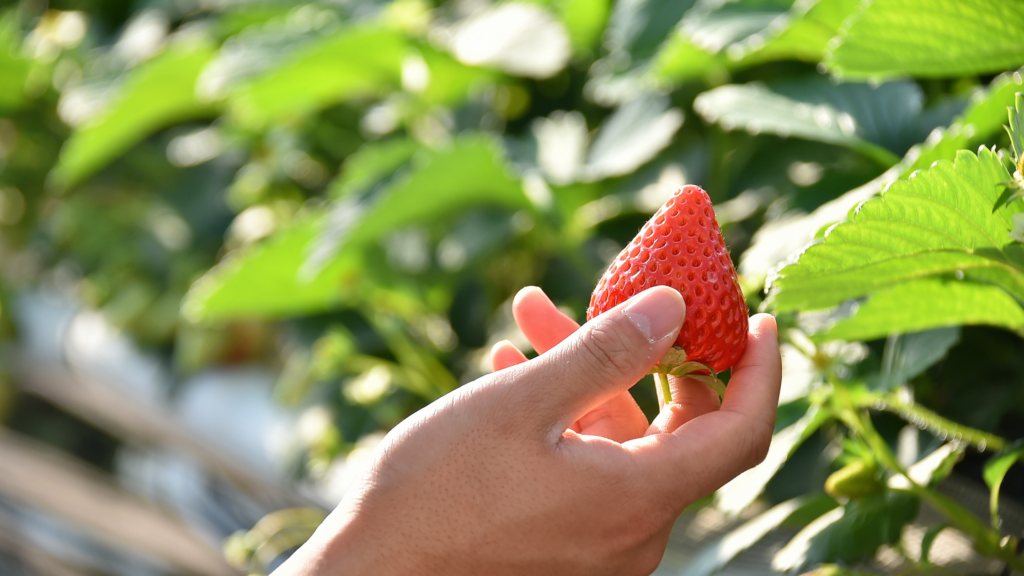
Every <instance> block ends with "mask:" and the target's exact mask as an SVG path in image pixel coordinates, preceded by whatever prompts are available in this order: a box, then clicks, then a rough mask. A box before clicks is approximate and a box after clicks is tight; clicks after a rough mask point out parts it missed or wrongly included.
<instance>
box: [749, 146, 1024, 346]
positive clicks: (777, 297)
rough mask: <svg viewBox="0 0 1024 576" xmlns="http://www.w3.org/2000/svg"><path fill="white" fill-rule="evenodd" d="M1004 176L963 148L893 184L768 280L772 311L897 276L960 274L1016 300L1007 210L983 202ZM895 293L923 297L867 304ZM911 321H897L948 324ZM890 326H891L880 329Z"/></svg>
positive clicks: (993, 160) (1019, 273)
mask: <svg viewBox="0 0 1024 576" xmlns="http://www.w3.org/2000/svg"><path fill="white" fill-rule="evenodd" d="M1007 178H1008V174H1007V173H1006V169H1005V167H1004V166H1003V164H1002V163H1001V162H1000V160H999V158H998V157H997V156H996V155H995V154H994V153H993V152H992V151H990V150H987V149H983V150H982V151H981V152H980V155H978V156H975V155H974V154H972V153H970V152H966V151H964V152H961V153H960V154H959V155H958V156H957V159H956V162H955V164H954V163H951V162H948V161H940V162H938V163H936V164H935V165H934V166H933V167H932V168H930V169H929V170H927V171H921V172H918V173H916V175H915V176H914V177H913V178H911V179H910V180H900V181H897V182H894V183H893V184H891V185H890V186H889V188H888V189H887V190H886V191H885V192H883V193H882V194H881V195H880V196H877V197H875V198H872V199H871V200H868V201H867V202H865V203H863V204H861V205H860V206H859V207H858V208H857V209H856V210H855V211H854V212H853V213H852V216H851V219H850V221H848V222H844V223H841V224H838V225H836V226H835V227H833V228H832V229H831V230H830V231H829V233H828V234H826V236H825V238H824V240H822V241H821V242H820V243H818V244H816V245H814V246H811V247H810V248H808V249H807V250H806V251H805V252H804V253H803V254H802V255H801V256H800V258H799V260H798V262H797V263H795V264H792V265H790V266H787V267H785V268H784V269H782V270H781V271H780V272H779V273H778V275H777V277H776V278H775V279H773V281H772V282H771V288H770V291H769V298H768V301H769V305H770V306H772V307H774V308H775V309H776V310H778V311H787V310H814V309H822V308H828V307H832V306H836V305H839V304H841V303H843V302H844V301H846V300H848V299H851V298H859V297H861V296H865V295H868V294H871V293H873V292H875V291H877V290H880V289H882V288H885V287H888V286H892V285H894V284H897V283H901V282H907V281H911V280H915V281H916V280H919V279H922V278H925V277H927V276H937V275H943V274H946V275H948V274H958V273H959V274H960V275H963V276H964V277H965V278H966V279H968V280H975V281H980V282H985V283H989V284H995V285H998V286H999V287H1001V288H1003V289H1004V290H1006V291H1007V292H1009V293H1010V294H1011V295H1013V296H1015V297H1016V298H1017V299H1018V300H1020V301H1024V250H1022V249H1021V247H1020V246H1019V245H1014V244H1013V243H1012V242H1010V241H1009V239H1008V238H1007V234H1008V232H1009V230H1010V221H1011V214H1010V212H1009V211H1008V209H1007V208H1001V209H999V210H997V211H996V212H994V213H993V212H992V208H991V207H992V205H993V204H994V202H995V200H996V198H997V197H998V195H999V190H998V188H997V185H998V183H1000V182H1003V181H1005V180H1006V179H1007ZM945 285H946V286H947V287H950V288H951V289H957V287H958V286H959V290H958V292H957V293H958V294H965V293H966V292H969V291H971V290H976V289H982V288H976V287H974V286H973V285H967V284H960V285H958V284H956V283H955V282H946V283H945ZM937 286H938V285H937V284H936V283H935V282H932V283H930V284H929V283H925V284H922V285H920V288H921V289H922V290H928V293H929V294H934V293H935V292H934V290H935V289H936V287H937ZM965 295H966V294H965ZM895 296H898V297H900V298H901V299H902V298H909V299H910V300H908V301H906V304H907V305H908V306H910V307H920V306H921V305H922V304H923V303H925V302H928V301H927V300H925V299H923V298H920V297H917V296H914V295H913V291H912V290H908V289H903V290H900V291H898V292H892V293H890V295H889V296H883V297H882V300H881V301H879V302H878V303H876V304H875V305H874V306H875V307H876V308H887V307H890V306H892V305H894V304H897V302H896V301H894V300H893V297H895ZM911 300H913V301H911ZM942 300H944V301H945V302H944V303H943V304H942V305H946V304H949V306H951V307H952V308H956V305H955V304H954V303H952V302H949V299H948V298H943V299H942ZM901 301H902V300H901ZM1003 302H1005V300H1004V301H1003ZM933 304H935V305H936V306H939V303H933ZM918 309H919V308H918ZM862 310H863V308H862ZM938 310H939V308H936V309H935V310H933V311H931V312H930V313H933V312H935V313H937V311H938ZM989 311H990V310H989ZM987 312H988V311H986V313H987ZM915 322H917V325H915V326H909V325H908V326H905V328H907V329H908V330H909V331H918V330H923V329H926V328H935V327H939V326H943V325H947V324H946V322H947V320H946V319H943V320H942V321H941V322H929V320H928V318H926V317H923V318H921V319H919V320H918V321H915ZM924 324H929V325H924ZM837 328H838V326H837ZM891 332H895V330H893V331H890V332H886V333H883V334H882V335H888V334H889V333H891Z"/></svg>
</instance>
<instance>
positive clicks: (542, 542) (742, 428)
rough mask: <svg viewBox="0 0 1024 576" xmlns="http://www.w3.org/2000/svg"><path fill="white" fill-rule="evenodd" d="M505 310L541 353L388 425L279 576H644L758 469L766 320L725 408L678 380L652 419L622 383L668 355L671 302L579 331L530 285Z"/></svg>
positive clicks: (614, 313)
mask: <svg viewBox="0 0 1024 576" xmlns="http://www.w3.org/2000/svg"><path fill="white" fill-rule="evenodd" d="M513 313H514V316H515V319H516V322H517V324H518V325H519V327H520V328H521V329H522V331H523V333H524V334H525V335H526V337H527V339H528V340H529V341H530V343H531V344H532V345H533V347H534V348H535V349H536V350H537V352H538V353H539V356H538V357H537V358H534V359H532V360H527V359H526V356H525V355H523V353H522V352H520V351H519V350H517V349H516V348H515V347H514V346H512V344H510V343H508V342H501V343H499V344H497V345H496V346H495V347H494V349H493V350H492V352H491V358H492V361H493V364H494V368H495V372H494V373H493V374H490V375H488V376H485V377H483V378H480V379H479V380H477V381H475V382H472V383H469V384H467V385H465V386H463V387H461V388H459V389H458V390H456V391H454V392H452V393H451V394H448V395H447V396H445V397H443V398H441V399H439V400H438V401H436V402H434V403H433V404H431V405H430V406H428V407H426V408H424V409H423V410H421V411H420V412H418V413H416V414H414V415H413V416H412V417H410V418H408V419H407V420H406V421H404V422H403V423H402V424H401V425H399V426H398V427H396V428H395V429H394V430H392V431H391V433H389V434H388V436H387V437H386V438H385V440H384V441H383V442H382V444H381V446H380V447H379V448H378V451H377V453H376V456H375V461H374V464H373V465H372V467H371V469H370V471H369V472H368V473H367V474H366V475H365V476H364V477H363V479H362V480H361V481H360V483H359V484H358V485H357V487H355V488H353V489H352V490H350V491H349V493H347V494H346V496H345V498H344V500H343V501H342V502H341V504H339V506H338V508H337V509H335V511H334V512H333V513H332V514H331V515H330V516H329V517H328V519H327V520H326V521H325V522H324V523H323V524H322V525H321V526H320V528H319V529H318V530H317V532H316V534H314V535H313V537H312V538H311V539H310V540H309V542H307V543H306V545H304V546H303V547H302V548H300V549H299V551H298V552H296V553H295V554H294V555H293V556H292V557H291V558H290V559H289V560H288V561H287V562H286V563H285V564H284V565H282V567H281V568H279V569H278V570H277V572H275V576H314V575H315V576H320V575H342V574H344V575H353V574H374V575H391V574H394V575H405V574H410V575H411V574H416V575H433V574H445V575H452V576H460V575H470V574H474V575H476V574H494V575H504V574H508V575H546V574H551V575H559V576H565V575H575V574H579V575H584V574H585V575H588V576H593V575H603V574H608V575H613V574H614V575H627V576H628V575H634V574H635V575H641V574H650V573H651V572H653V571H654V570H655V568H656V567H657V565H658V563H659V562H660V560H661V557H662V555H663V554H664V551H665V547H666V545H667V542H668V536H669V532H670V531H671V528H672V525H673V523H674V521H675V519H676V518H677V516H678V515H679V514H680V513H681V512H682V510H683V509H684V508H685V507H686V506H688V505H689V504H691V503H693V502H694V501H696V500H698V499H700V498H702V497H704V496H706V495H708V494H710V493H712V492H713V491H714V490H716V489H718V488H719V487H721V486H722V485H723V484H725V483H726V482H728V481H729V480H730V479H732V478H734V477H735V476H736V475H738V474H739V473H740V472H742V471H744V470H746V469H748V468H750V467H752V466H754V465H756V464H757V463H758V462H760V461H761V460H763V459H764V456H765V454H766V453H767V451H768V445H769V443H770V441H771V434H772V430H773V428H774V424H775V412H776V406H777V403H778V394H779V385H780V381H781V362H780V356H779V349H778V343H777V328H776V325H775V320H774V318H772V317H771V316H768V315H763V314H762V315H756V316H754V317H752V318H751V319H750V332H749V336H748V345H747V350H746V353H745V354H744V356H743V358H742V359H741V360H740V361H739V363H738V364H737V365H736V366H735V367H733V373H732V378H731V380H730V382H729V386H728V389H727V392H726V395H725V398H724V400H723V401H722V403H721V406H719V402H718V398H717V396H716V395H715V394H714V393H712V392H711V391H710V390H709V389H708V388H707V387H706V386H704V385H703V384H701V383H699V382H695V381H688V380H680V379H674V380H673V381H672V382H671V386H672V395H673V403H672V404H670V405H668V406H664V407H663V408H662V411H661V413H660V414H659V415H658V417H657V418H656V419H655V421H654V422H653V423H650V424H648V422H647V419H646V418H645V417H644V415H643V413H642V412H641V411H640V409H639V407H638V406H637V405H636V403H635V402H634V401H633V400H632V398H631V397H630V395H629V392H628V388H629V387H630V386H632V385H633V384H634V383H636V382H637V381H638V380H640V378H642V377H643V376H644V374H646V373H647V372H648V370H650V368H651V367H653V366H654V365H655V364H656V363H657V361H658V359H660V358H661V357H662V356H663V355H664V354H665V352H666V351H668V350H669V349H670V348H671V347H672V344H673V342H674V341H675V338H676V334H677V333H678V331H679V327H680V326H681V325H682V320H683V317H684V316H685V305H684V304H683V301H682V298H681V297H680V296H679V294H678V293H677V292H675V291H674V290H672V289H670V288H664V287H662V288H652V289H650V290H647V291H645V292H643V293H641V294H640V295H638V296H636V297H634V298H633V299H631V300H629V301H627V302H625V303H623V304H622V305H620V306H619V307H617V308H614V309H612V310H610V311H608V312H606V313H605V314H602V315H601V316H600V317H598V318H595V319H594V320H593V321H591V322H588V323H587V324H586V325H585V326H583V327H582V328H580V327H579V326H578V325H577V324H576V323H575V322H573V321H572V320H571V319H570V318H568V317H567V316H565V315H564V314H562V313H561V312H559V311H558V310H557V308H555V306H554V305H553V304H552V303H551V301H550V300H549V299H548V298H547V297H546V296H545V295H544V294H543V292H541V291H540V289H538V288H526V289H524V290H523V291H522V292H520V293H519V295H518V296H517V297H516V299H515V302H514V304H513Z"/></svg>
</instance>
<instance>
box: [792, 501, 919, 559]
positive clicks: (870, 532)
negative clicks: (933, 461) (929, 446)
mask: <svg viewBox="0 0 1024 576" xmlns="http://www.w3.org/2000/svg"><path fill="white" fill-rule="evenodd" d="M919 506H920V500H919V499H918V498H917V497H916V496H913V495H911V494H908V493H905V492H897V491H887V492H885V493H882V494H875V495H873V496H868V497H866V498H862V499H860V500H856V501H853V502H850V503H849V504H847V505H846V506H845V507H842V508H836V509H835V510H832V511H831V512H828V513H826V514H825V515H823V516H821V517H820V518H818V519H817V520H815V521H813V522H811V523H810V524H808V525H807V526H806V527H805V528H804V529H803V530H801V531H800V532H799V533H797V535H796V536H794V537H793V539H792V540H790V541H789V543H788V544H786V546H784V547H783V548H782V549H781V550H779V552H778V553H777V554H776V555H775V558H774V559H773V560H772V568H774V569H775V570H779V571H792V570H805V569H807V568H808V567H810V566H813V565H815V564H820V563H823V562H841V563H847V564H849V563H853V562H856V561H858V560H861V559H863V558H867V557H868V556H871V555H872V554H874V553H875V551H876V550H878V547H879V546H881V545H883V544H893V543H895V542H897V541H899V538H900V533H901V531H902V529H903V527H904V526H905V525H906V524H907V523H909V522H910V521H911V520H913V519H914V518H915V517H916V516H917V511H918V508H919Z"/></svg>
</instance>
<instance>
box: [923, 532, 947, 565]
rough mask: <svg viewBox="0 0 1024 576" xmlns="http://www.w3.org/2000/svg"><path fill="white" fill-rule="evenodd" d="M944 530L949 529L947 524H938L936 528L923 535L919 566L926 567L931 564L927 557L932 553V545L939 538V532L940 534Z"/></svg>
mask: <svg viewBox="0 0 1024 576" xmlns="http://www.w3.org/2000/svg"><path fill="white" fill-rule="evenodd" d="M946 528H949V524H939V525H938V526H932V527H931V528H929V529H928V531H927V532H925V533H924V536H922V537H921V565H922V566H928V565H930V564H931V562H930V561H929V560H928V556H929V555H930V554H931V551H932V544H934V543H935V539H936V538H937V537H938V536H939V532H942V531H943V530H945V529H946Z"/></svg>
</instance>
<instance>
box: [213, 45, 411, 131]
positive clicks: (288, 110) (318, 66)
mask: <svg viewBox="0 0 1024 576" xmlns="http://www.w3.org/2000/svg"><path fill="white" fill-rule="evenodd" d="M407 50H408V43H407V42H406V40H405V37H404V36H403V35H402V34H401V33H399V32H397V31H394V30H388V29H384V28H380V27H379V26H375V25H359V26H352V27H348V28H342V29H340V30H338V31H337V32H335V33H333V34H331V35H328V36H325V37H323V38H321V39H319V40H317V41H315V42H313V43H310V44H308V45H306V46H303V47H302V48H300V49H298V50H296V51H295V52H294V53H293V54H292V55H291V56H289V57H287V58H284V59H282V60H281V61H280V62H279V63H278V65H277V66H275V67H273V68H271V69H270V70H268V71H266V72H265V73H263V74H261V75H259V76H257V77H255V78H253V79H252V80H251V81H249V82H247V83H245V84H244V85H242V86H241V87H239V88H237V90H236V91H235V92H234V93H233V94H232V96H231V97H230V99H229V102H230V111H231V114H232V117H233V118H235V119H236V120H238V121H239V122H241V123H242V124H244V125H247V126H253V127H261V126H264V125H266V124H267V123H268V122H270V121H273V120H276V119H279V118H283V117H291V116H297V115H300V114H303V113H305V112H308V111H310V110H314V109H317V108H319V107H322V106H326V105H328V104H333V103H336V102H341V101H343V100H346V99H350V98H357V97H364V96H373V95H379V94H383V93H384V92H385V91H387V90H389V89H393V88H396V87H398V86H399V85H400V84H401V77H402V61H403V59H404V57H405V56H406V54H407ZM353 54H358V55H359V57H358V58H353V57H352V55H353Z"/></svg>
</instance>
